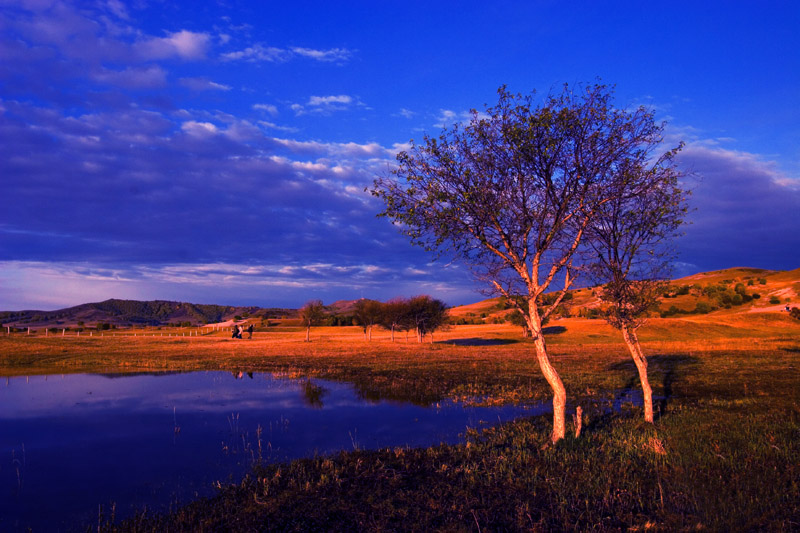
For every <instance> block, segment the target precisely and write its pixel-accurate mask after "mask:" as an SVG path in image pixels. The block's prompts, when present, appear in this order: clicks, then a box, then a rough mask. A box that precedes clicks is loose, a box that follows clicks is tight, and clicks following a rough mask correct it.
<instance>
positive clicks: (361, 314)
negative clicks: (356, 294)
mask: <svg viewBox="0 0 800 533" xmlns="http://www.w3.org/2000/svg"><path fill="white" fill-rule="evenodd" d="M382 314H383V304H382V303H380V302H376V301H375V300H367V299H364V298H362V299H360V300H359V301H357V302H356V309H355V313H354V315H353V316H354V318H355V319H356V322H358V325H359V326H361V327H362V328H364V338H365V339H368V340H372V327H373V326H374V325H375V324H378V323H380V321H381V315H382Z"/></svg>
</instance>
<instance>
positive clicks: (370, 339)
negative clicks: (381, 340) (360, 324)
mask: <svg viewBox="0 0 800 533" xmlns="http://www.w3.org/2000/svg"><path fill="white" fill-rule="evenodd" d="M368 340H369V341H372V326H370V327H369V339H368Z"/></svg>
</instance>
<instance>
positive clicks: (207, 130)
mask: <svg viewBox="0 0 800 533" xmlns="http://www.w3.org/2000/svg"><path fill="white" fill-rule="evenodd" d="M181 129H182V130H183V131H185V132H186V133H188V134H189V135H198V136H204V135H213V134H215V133H217V127H216V126H215V125H213V124H211V123H210V122H196V121H194V120H189V121H187V122H184V123H183V124H181Z"/></svg>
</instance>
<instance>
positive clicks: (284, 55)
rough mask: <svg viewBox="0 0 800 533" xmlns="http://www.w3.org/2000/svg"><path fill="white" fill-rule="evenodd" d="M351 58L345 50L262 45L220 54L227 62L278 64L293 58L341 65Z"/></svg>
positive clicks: (349, 52)
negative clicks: (304, 58)
mask: <svg viewBox="0 0 800 533" xmlns="http://www.w3.org/2000/svg"><path fill="white" fill-rule="evenodd" d="M351 56H352V52H351V51H350V50H347V49H345V48H331V49H328V50H315V49H312V48H303V47H299V46H296V47H293V48H278V47H276V46H267V45H265V44H263V43H256V44H254V45H252V46H249V47H247V48H245V49H243V50H237V51H235V52H227V53H224V54H222V59H224V60H228V61H248V62H266V63H280V62H284V61H289V60H290V59H294V58H295V57H306V58H309V59H313V60H315V61H320V62H325V63H343V62H345V61H347V60H348V59H350V57H351Z"/></svg>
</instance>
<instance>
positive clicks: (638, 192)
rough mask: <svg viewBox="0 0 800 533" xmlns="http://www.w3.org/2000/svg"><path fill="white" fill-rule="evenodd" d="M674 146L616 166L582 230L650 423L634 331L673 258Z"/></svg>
mask: <svg viewBox="0 0 800 533" xmlns="http://www.w3.org/2000/svg"><path fill="white" fill-rule="evenodd" d="M678 150H680V147H678V148H676V149H674V150H672V151H669V152H667V153H666V154H664V155H662V156H661V157H660V158H659V159H658V160H657V161H656V162H655V163H649V162H648V163H646V162H645V161H630V162H628V164H627V165H625V166H624V167H622V168H620V169H619V170H618V175H617V180H616V181H615V182H614V183H613V186H614V187H617V188H618V192H617V193H615V194H612V195H611V198H610V199H609V201H607V202H605V203H603V204H602V205H600V206H598V207H597V210H596V217H595V218H594V219H593V220H592V221H591V222H590V223H589V224H588V226H587V232H586V237H587V238H586V242H587V243H588V247H589V248H590V249H591V250H592V252H593V254H591V255H594V258H593V260H592V262H591V264H590V272H591V273H592V275H593V277H594V278H595V281H598V282H603V283H604V285H603V289H602V291H601V293H600V298H601V299H602V300H603V301H605V302H606V303H607V304H609V305H608V308H607V310H606V313H605V319H606V321H607V322H608V323H609V324H611V326H613V327H615V328H617V329H619V330H620V331H621V332H622V338H623V339H624V341H625V344H626V345H627V347H628V351H629V352H630V354H631V357H632V358H633V361H634V363H635V364H636V368H637V370H638V373H639V381H640V382H641V386H642V391H643V395H644V418H645V420H646V421H647V422H653V393H652V388H651V387H650V382H649V380H648V377H647V358H646V357H645V355H644V353H643V352H642V348H641V345H640V344H639V339H638V337H637V335H636V331H637V330H638V329H639V327H641V326H642V325H643V324H644V323H645V321H646V317H647V316H648V314H649V312H650V311H651V310H653V309H655V308H657V306H658V299H659V296H660V295H661V294H663V293H664V291H665V288H666V286H667V283H668V279H669V274H670V265H671V263H672V260H673V259H674V252H673V251H672V250H673V247H672V246H669V244H670V243H669V241H670V239H671V238H672V237H674V236H676V235H677V231H678V228H679V226H680V225H681V224H682V223H683V217H684V215H685V214H686V211H687V208H686V195H687V193H686V192H685V191H684V190H683V189H682V188H681V187H680V186H679V181H678V180H679V178H680V177H681V173H680V172H679V171H678V170H677V169H676V167H675V164H674V156H675V155H676V154H677V152H678ZM741 288H742V290H744V285H742V287H741ZM689 289H690V287H689V286H688V285H684V286H681V287H679V288H678V289H677V291H676V294H677V295H685V294H689ZM736 296H737V297H739V298H740V299H741V296H740V295H739V294H737V295H736ZM673 307H674V306H673ZM676 310H677V309H676Z"/></svg>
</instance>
